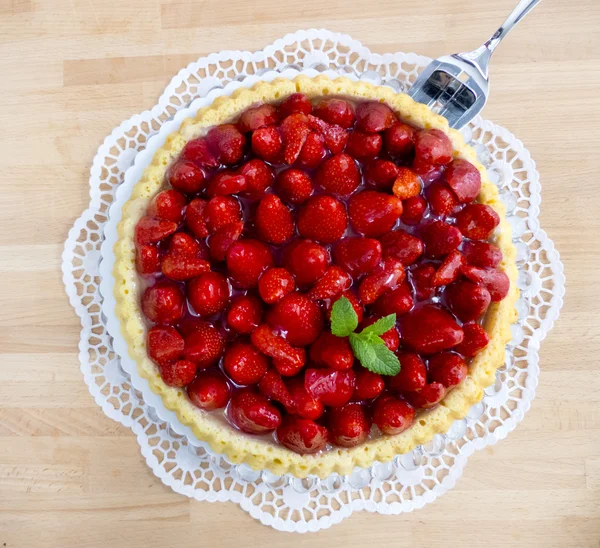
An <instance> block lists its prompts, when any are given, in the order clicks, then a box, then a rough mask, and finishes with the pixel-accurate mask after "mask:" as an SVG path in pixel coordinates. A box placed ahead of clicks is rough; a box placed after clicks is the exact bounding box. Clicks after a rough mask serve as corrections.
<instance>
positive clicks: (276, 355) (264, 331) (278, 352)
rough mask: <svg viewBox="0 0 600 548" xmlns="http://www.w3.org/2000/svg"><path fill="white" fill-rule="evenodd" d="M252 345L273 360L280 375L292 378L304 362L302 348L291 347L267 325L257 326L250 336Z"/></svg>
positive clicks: (304, 356) (304, 357) (304, 355)
mask: <svg viewBox="0 0 600 548" xmlns="http://www.w3.org/2000/svg"><path fill="white" fill-rule="evenodd" d="M250 338H251V340H252V344H253V345H254V346H255V347H256V348H258V349H259V350H260V351H261V352H262V353H263V354H265V355H266V356H270V357H271V358H273V360H274V365H275V366H276V367H277V370H278V371H279V373H280V374H282V375H285V376H293V375H295V374H296V373H298V372H299V371H300V370H301V369H302V367H304V364H305V362H306V353H305V351H304V348H295V347H293V346H292V345H291V344H290V343H289V342H288V341H287V340H286V339H284V338H283V337H281V336H279V335H277V334H276V333H275V332H274V331H273V329H272V328H271V327H269V326H268V325H267V324H262V325H259V326H258V327H257V328H256V329H255V330H254V331H253V332H252V335H251V337H250Z"/></svg>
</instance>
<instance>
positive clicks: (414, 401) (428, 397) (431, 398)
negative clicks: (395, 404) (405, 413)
mask: <svg viewBox="0 0 600 548" xmlns="http://www.w3.org/2000/svg"><path fill="white" fill-rule="evenodd" d="M445 395H446V388H445V387H444V385H443V384H442V383H439V382H432V383H431V384H426V385H425V386H424V387H423V389H421V390H419V391H417V392H408V393H406V394H404V397H405V398H406V399H407V400H408V402H409V403H410V404H411V405H412V406H413V407H414V408H415V409H431V408H432V407H435V406H436V405H437V404H438V403H440V402H441V401H442V399H443V398H444V396H445Z"/></svg>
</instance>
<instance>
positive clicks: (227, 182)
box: [206, 171, 247, 198]
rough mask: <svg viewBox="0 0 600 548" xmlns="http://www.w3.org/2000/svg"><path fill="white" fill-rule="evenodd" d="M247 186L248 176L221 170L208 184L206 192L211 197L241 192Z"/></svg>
mask: <svg viewBox="0 0 600 548" xmlns="http://www.w3.org/2000/svg"><path fill="white" fill-rule="evenodd" d="M246 188H247V184H246V177H244V176H243V175H239V174H236V173H234V172H233V171H220V172H219V173H217V174H216V175H215V176H214V177H213V178H212V179H211V181H210V183H209V184H208V188H207V190H206V193H207V194H208V196H209V197H211V198H212V197H213V196H227V195H229V194H239V193H240V192H244V191H245V190H246Z"/></svg>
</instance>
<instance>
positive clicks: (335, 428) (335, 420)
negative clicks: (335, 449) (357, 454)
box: [329, 403, 371, 447]
mask: <svg viewBox="0 0 600 548" xmlns="http://www.w3.org/2000/svg"><path fill="white" fill-rule="evenodd" d="M329 431H330V433H331V441H332V442H333V443H334V444H335V445H337V446H339V447H356V446H357V445H360V444H361V443H364V442H365V441H366V440H367V438H368V437H369V432H370V431H371V423H370V421H369V419H368V418H367V415H366V413H365V410H364V408H363V407H362V406H361V405H359V404H356V403H351V404H348V405H345V406H344V407H338V408H336V409H333V410H332V411H331V413H330V414H329Z"/></svg>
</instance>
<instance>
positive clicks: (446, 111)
mask: <svg viewBox="0 0 600 548" xmlns="http://www.w3.org/2000/svg"><path fill="white" fill-rule="evenodd" d="M539 1H540V0H521V1H520V2H519V3H518V4H517V6H516V7H515V9H514V10H513V11H512V12H511V14H510V15H509V16H508V17H507V19H506V21H504V23H503V24H502V26H501V27H500V28H499V29H498V30H497V31H496V32H495V33H494V34H493V36H492V37H491V38H490V39H489V40H488V41H487V42H486V43H485V44H483V45H482V46H481V47H479V48H477V49H476V50H474V51H471V52H468V53H455V54H453V55H444V56H443V57H439V58H438V59H435V60H433V61H432V62H431V63H429V65H427V66H426V67H425V69H423V72H421V74H419V77H418V78H417V79H416V80H415V83H414V84H413V85H412V87H411V88H410V90H409V92H408V94H409V95H410V96H411V97H412V98H413V99H414V100H415V101H418V102H419V103H424V104H426V105H427V106H429V107H430V108H431V109H432V110H433V111H434V112H437V113H438V114H441V115H442V116H445V117H446V118H447V119H448V123H449V124H450V127H453V128H456V129H460V128H461V127H463V126H464V125H465V124H467V123H468V122H470V121H471V120H472V119H473V118H474V117H475V116H477V114H479V112H480V111H481V109H482V108H483V106H484V105H485V102H486V101H487V98H488V95H489V83H490V80H489V77H488V64H489V61H490V57H491V56H492V53H494V50H495V49H496V47H497V46H498V44H499V43H500V42H501V41H502V39H503V38H504V37H505V36H506V35H507V34H508V33H509V32H510V30H511V29H512V28H513V27H514V26H515V25H516V24H517V23H518V22H519V21H520V20H521V19H523V17H525V15H527V14H528V13H529V12H530V11H531V10H532V9H533V8H534V7H535V6H536V5H537V4H538V2H539Z"/></svg>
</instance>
